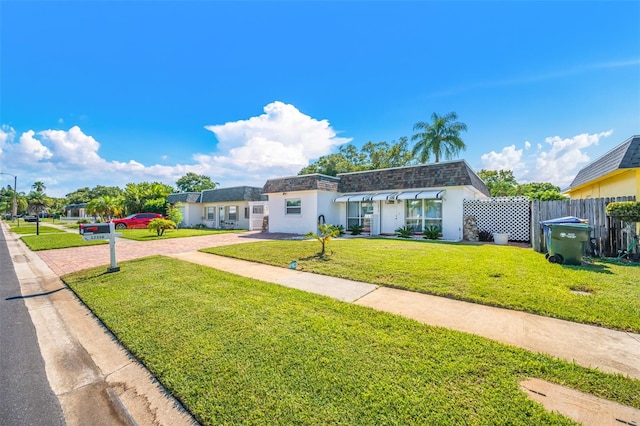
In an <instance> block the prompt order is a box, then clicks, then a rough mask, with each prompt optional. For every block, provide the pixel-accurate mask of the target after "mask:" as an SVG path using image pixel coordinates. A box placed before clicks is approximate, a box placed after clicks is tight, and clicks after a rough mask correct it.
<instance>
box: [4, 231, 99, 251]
mask: <svg viewBox="0 0 640 426" xmlns="http://www.w3.org/2000/svg"><path fill="white" fill-rule="evenodd" d="M12 231H13V229H12ZM20 239H21V240H22V241H24V243H25V244H26V245H27V247H29V248H30V249H31V250H33V251H38V250H51V249H61V248H68V247H81V246H95V245H97V244H108V243H109V241H108V240H93V241H84V240H83V239H82V236H81V235H80V234H71V233H69V232H64V231H60V233H53V234H44V235H25V236H23V237H20Z"/></svg>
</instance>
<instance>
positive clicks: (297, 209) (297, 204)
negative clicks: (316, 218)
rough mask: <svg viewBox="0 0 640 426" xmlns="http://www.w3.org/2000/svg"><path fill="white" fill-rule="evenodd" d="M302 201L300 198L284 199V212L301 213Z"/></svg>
mask: <svg viewBox="0 0 640 426" xmlns="http://www.w3.org/2000/svg"><path fill="white" fill-rule="evenodd" d="M301 213H302V202H301V201H300V198H291V199H288V200H285V214H301Z"/></svg>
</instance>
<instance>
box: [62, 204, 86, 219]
mask: <svg viewBox="0 0 640 426" xmlns="http://www.w3.org/2000/svg"><path fill="white" fill-rule="evenodd" d="M86 209H87V203H78V204H69V205H67V206H64V211H65V216H66V217H68V218H85V217H87V210H86Z"/></svg>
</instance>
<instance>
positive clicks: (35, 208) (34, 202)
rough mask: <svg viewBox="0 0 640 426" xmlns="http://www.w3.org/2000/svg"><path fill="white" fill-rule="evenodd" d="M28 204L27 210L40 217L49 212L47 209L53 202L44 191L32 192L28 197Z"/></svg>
mask: <svg viewBox="0 0 640 426" xmlns="http://www.w3.org/2000/svg"><path fill="white" fill-rule="evenodd" d="M27 203H28V207H27V210H29V211H31V212H33V213H35V214H36V215H40V213H42V212H45V211H46V210H47V207H49V205H50V204H51V200H50V199H49V197H47V196H46V194H45V193H44V192H42V191H31V192H30V193H29V195H28V196H27Z"/></svg>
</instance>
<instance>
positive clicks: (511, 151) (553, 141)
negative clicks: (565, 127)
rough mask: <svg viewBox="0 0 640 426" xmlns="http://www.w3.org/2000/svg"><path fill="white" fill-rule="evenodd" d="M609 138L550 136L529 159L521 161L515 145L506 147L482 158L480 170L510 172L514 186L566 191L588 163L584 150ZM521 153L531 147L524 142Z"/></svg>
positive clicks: (588, 159) (584, 134)
mask: <svg viewBox="0 0 640 426" xmlns="http://www.w3.org/2000/svg"><path fill="white" fill-rule="evenodd" d="M611 134H613V130H608V131H606V132H600V133H595V134H587V133H583V134H580V135H576V136H574V137H572V138H562V137H560V136H551V137H548V138H545V144H540V143H538V144H537V145H536V146H537V153H536V154H535V155H533V156H532V157H531V159H529V158H526V159H523V158H522V152H523V150H522V149H520V150H516V149H515V145H511V146H507V147H505V148H503V149H502V151H500V152H499V153H496V152H495V151H491V152H490V153H488V154H484V155H482V157H481V159H482V166H483V168H484V169H488V170H512V171H513V173H514V175H515V177H516V179H517V180H518V182H521V183H527V182H551V183H553V184H554V185H558V186H560V187H561V188H565V187H567V186H568V185H569V184H570V183H571V181H572V180H573V178H574V177H575V175H576V174H577V173H578V170H580V168H582V167H583V166H584V165H585V164H586V163H588V162H589V161H590V160H591V159H590V157H589V155H588V154H587V152H586V150H587V149H588V148H589V147H592V146H594V145H598V143H599V142H600V140H602V139H603V138H607V137H609V136H611ZM524 145H525V149H529V148H530V147H531V143H530V142H529V141H526V142H525V144H524Z"/></svg>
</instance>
